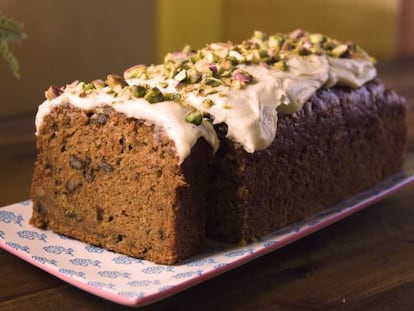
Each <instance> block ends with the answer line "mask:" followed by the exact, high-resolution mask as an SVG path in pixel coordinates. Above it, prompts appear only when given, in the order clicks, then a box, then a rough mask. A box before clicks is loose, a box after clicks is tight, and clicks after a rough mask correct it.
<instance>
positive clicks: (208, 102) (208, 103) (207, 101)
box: [202, 98, 214, 108]
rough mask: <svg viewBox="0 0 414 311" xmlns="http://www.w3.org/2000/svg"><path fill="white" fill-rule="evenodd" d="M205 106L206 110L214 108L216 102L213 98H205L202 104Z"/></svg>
mask: <svg viewBox="0 0 414 311" xmlns="http://www.w3.org/2000/svg"><path fill="white" fill-rule="evenodd" d="M202 104H203V106H204V107H206V108H210V107H212V106H214V101H213V100H212V99H211V98H205V99H204V100H203V102H202Z"/></svg>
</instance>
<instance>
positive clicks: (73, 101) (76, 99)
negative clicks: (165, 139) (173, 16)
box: [36, 84, 219, 163]
mask: <svg viewBox="0 0 414 311" xmlns="http://www.w3.org/2000/svg"><path fill="white" fill-rule="evenodd" d="M81 88H82V84H80V85H79V84H77V85H76V84H71V85H68V86H67V87H66V88H65V91H64V92H63V93H62V94H61V95H60V96H59V97H56V98H54V99H52V100H46V101H44V102H43V104H41V105H40V106H39V109H38V112H37V115H36V133H39V130H40V127H41V126H42V124H43V119H44V118H45V116H46V115H47V114H49V113H50V112H51V111H52V109H53V108H54V107H56V106H59V105H62V104H65V103H69V104H70V105H72V106H74V107H77V108H80V109H84V110H93V109H94V108H96V107H103V106H106V105H109V106H111V107H112V108H113V109H114V110H115V111H118V112H121V113H124V114H125V115H126V116H127V117H129V118H135V119H140V120H146V121H148V122H149V123H150V124H154V125H155V126H159V127H161V128H163V129H164V130H165V133H166V134H167V135H168V136H169V137H170V138H171V139H172V140H173V141H174V143H175V147H176V150H177V154H178V157H179V163H181V162H182V161H184V159H185V158H186V157H187V156H188V155H189V154H190V152H191V147H192V146H193V145H195V143H196V142H197V140H198V139H199V138H200V137H203V138H204V139H205V140H206V141H207V142H208V143H209V144H210V145H211V146H212V147H213V149H214V151H216V150H217V148H218V146H219V141H218V138H217V136H216V134H215V132H214V129H213V126H212V125H211V124H210V123H209V122H208V121H206V120H203V122H202V124H200V125H199V126H196V125H194V124H192V123H188V122H184V118H185V116H186V114H188V112H189V111H190V110H189V109H188V108H187V107H185V106H183V105H180V104H179V103H176V102H169V101H164V102H160V103H157V104H150V103H149V102H148V101H146V100H145V99H143V98H134V99H131V98H129V97H128V96H127V95H124V96H122V95H121V96H119V97H116V98H114V97H113V96H112V95H111V94H107V92H108V91H109V89H108V88H103V89H102V90H100V91H99V92H93V93H91V94H90V95H89V96H87V97H80V96H79V93H80V92H81Z"/></svg>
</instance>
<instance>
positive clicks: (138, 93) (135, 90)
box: [129, 85, 147, 98]
mask: <svg viewBox="0 0 414 311" xmlns="http://www.w3.org/2000/svg"><path fill="white" fill-rule="evenodd" d="M129 90H130V92H131V95H132V96H134V97H138V98H141V97H144V96H145V94H146V93H147V88H146V87H145V86H142V85H131V86H130V87H129Z"/></svg>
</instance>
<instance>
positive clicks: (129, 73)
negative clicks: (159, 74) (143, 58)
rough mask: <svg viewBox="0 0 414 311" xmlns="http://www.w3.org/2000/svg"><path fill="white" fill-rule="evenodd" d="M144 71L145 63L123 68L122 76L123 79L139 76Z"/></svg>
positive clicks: (144, 72) (145, 69)
mask: <svg viewBox="0 0 414 311" xmlns="http://www.w3.org/2000/svg"><path fill="white" fill-rule="evenodd" d="M146 71H147V67H146V66H145V65H135V66H133V67H131V68H128V69H127V70H125V72H124V77H125V79H134V78H140V77H141V76H142V75H144V74H146Z"/></svg>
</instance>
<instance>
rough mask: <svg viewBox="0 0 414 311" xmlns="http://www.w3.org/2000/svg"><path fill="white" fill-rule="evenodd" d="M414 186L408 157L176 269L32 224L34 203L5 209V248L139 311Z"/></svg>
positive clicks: (1, 236)
mask: <svg viewBox="0 0 414 311" xmlns="http://www.w3.org/2000/svg"><path fill="white" fill-rule="evenodd" d="M412 183H414V155H408V157H407V160H406V162H405V165H404V168H403V169H402V170H401V171H400V172H399V173H397V174H395V175H393V176H392V177H390V178H388V179H387V180H384V181H383V182H381V183H380V184H378V185H376V186H374V187H372V188H370V189H368V190H366V191H364V192H361V193H359V194H358V195H356V196H354V197H352V198H350V199H348V200H346V201H343V202H341V203H339V204H336V205H334V206H332V207H330V208H328V209H326V210H324V211H323V212H321V213H318V214H315V215H313V216H312V217H309V218H307V219H305V220H304V221H301V222H298V223H295V224H293V225H291V226H288V227H286V228H283V229H280V230H277V231H275V232H273V233H271V234H268V235H267V236H265V237H263V238H261V239H260V240H259V241H256V242H254V243H251V244H248V245H246V246H237V245H232V244H226V243H221V242H217V241H212V240H209V241H207V244H206V246H205V249H204V251H203V253H201V254H199V255H197V256H195V257H193V258H190V259H189V260H186V261H184V262H182V263H180V264H176V265H169V266H168V265H158V264H154V263H151V262H148V261H145V260H140V259H136V258H131V257H128V256H124V255H121V254H117V253H114V252H111V251H107V250H104V249H102V248H99V247H96V246H91V245H88V244H85V243H83V242H80V241H77V240H74V239H70V238H68V237H65V236H62V235H59V234H56V233H53V232H51V231H45V230H39V229H37V228H35V227H33V226H31V225H30V224H29V223H28V221H29V218H30V216H31V210H32V203H31V201H30V200H27V201H24V202H20V203H15V204H12V205H9V206H5V207H2V208H0V247H1V248H3V249H5V250H6V251H8V252H10V253H11V254H13V255H15V256H17V257H19V258H21V259H23V260H25V261H27V262H29V263H31V264H32V265H34V266H36V267H39V268H41V269H43V270H45V271H46V272H48V273H50V274H52V275H54V276H56V277H58V278H60V279H62V280H63V281H65V282H67V283H69V284H72V285H74V286H76V287H78V288H81V289H83V290H85V291H87V292H89V293H92V294H94V295H97V296H99V297H102V298H104V299H108V300H110V301H113V302H116V303H119V304H122V305H127V306H134V307H140V306H144V305H146V304H150V303H153V302H156V301H158V300H161V299H164V298H166V297H169V296H171V295H174V294H176V293H178V292H180V291H183V290H185V289H187V288H190V287H191V286H194V285H196V284H199V283H201V282H204V281H206V280H208V279H210V278H213V277H215V276H217V275H220V274H222V273H224V272H226V271H229V270H231V269H234V268H236V267H239V266H241V265H243V264H245V263H247V262H249V261H252V260H254V259H255V258H258V257H260V256H263V255H265V254H268V253H270V252H273V251H275V250H277V249H279V248H281V247H283V246H285V245H287V244H290V243H292V242H294V241H296V240H298V239H300V238H302V237H305V236H307V235H309V234H311V233H313V232H315V231H318V230H320V229H322V228H325V227H327V226H329V225H331V224H333V223H335V222H337V221H339V220H341V219H343V218H345V217H348V216H349V215H352V214H353V213H356V212H358V211H360V210H362V209H364V208H366V207H367V206H369V205H372V204H373V203H375V202H377V201H379V200H382V199H384V198H386V197H388V196H390V195H391V194H393V193H395V192H397V191H399V190H401V189H402V188H404V187H405V186H408V185H409V184H412Z"/></svg>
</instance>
